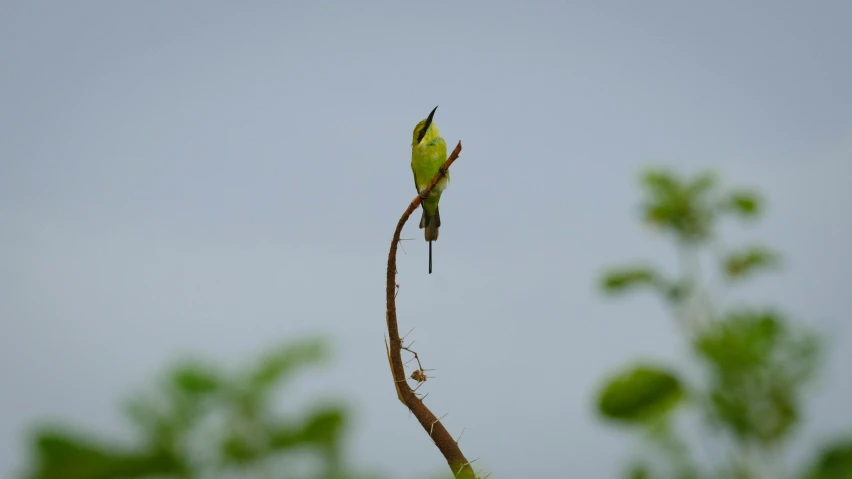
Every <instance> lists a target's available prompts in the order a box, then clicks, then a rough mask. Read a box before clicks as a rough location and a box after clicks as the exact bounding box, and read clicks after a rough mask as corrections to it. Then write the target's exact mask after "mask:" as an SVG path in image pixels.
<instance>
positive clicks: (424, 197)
mask: <svg viewBox="0 0 852 479" xmlns="http://www.w3.org/2000/svg"><path fill="white" fill-rule="evenodd" d="M419 196H420V202H421V203H422V202H424V201H426V198H428V197H429V195H427V194H426V191H421V192H420V195H419Z"/></svg>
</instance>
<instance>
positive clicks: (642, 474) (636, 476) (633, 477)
mask: <svg viewBox="0 0 852 479" xmlns="http://www.w3.org/2000/svg"><path fill="white" fill-rule="evenodd" d="M627 478H628V479H650V478H651V473H650V472H649V470H648V466H647V465H645V464H636V465H634V466H633V467H631V468H630V469H629V470H628V471H627Z"/></svg>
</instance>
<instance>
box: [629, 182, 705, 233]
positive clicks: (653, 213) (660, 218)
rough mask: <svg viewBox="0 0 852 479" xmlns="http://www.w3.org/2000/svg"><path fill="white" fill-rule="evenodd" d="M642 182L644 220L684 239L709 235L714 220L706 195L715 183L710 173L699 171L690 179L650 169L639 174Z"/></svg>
mask: <svg viewBox="0 0 852 479" xmlns="http://www.w3.org/2000/svg"><path fill="white" fill-rule="evenodd" d="M642 184H643V186H644V187H645V189H646V197H645V199H644V200H643V202H642V210H643V216H644V218H645V221H647V222H648V223H650V224H652V225H654V226H656V227H658V228H660V229H661V230H667V231H669V232H671V233H674V234H675V236H676V237H677V238H678V239H680V240H681V241H685V242H691V243H695V242H700V241H703V240H705V239H707V238H708V237H709V236H710V234H711V232H712V228H713V221H714V211H713V208H711V207H710V204H711V203H710V201H709V199H708V193H709V192H710V190H711V189H712V187H713V186H714V184H715V176H714V175H713V174H712V173H709V172H705V173H701V174H699V175H697V177H696V178H695V179H694V180H691V181H690V180H680V179H678V178H677V177H676V176H675V175H674V174H673V173H669V172H666V171H661V170H652V171H648V172H646V173H645V174H644V175H643V176H642Z"/></svg>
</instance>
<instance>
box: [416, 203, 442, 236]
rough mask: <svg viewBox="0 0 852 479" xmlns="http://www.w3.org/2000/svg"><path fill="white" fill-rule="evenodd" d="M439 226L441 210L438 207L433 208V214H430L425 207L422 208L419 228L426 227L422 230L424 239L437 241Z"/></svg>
mask: <svg viewBox="0 0 852 479" xmlns="http://www.w3.org/2000/svg"><path fill="white" fill-rule="evenodd" d="M440 227H441V212H440V210H438V208H437V207H436V208H435V214H434V215H430V214H429V213H427V212H426V209H425V208H424V209H423V216H421V217H420V229H424V228H425V229H426V231H424V232H423V236H424V237H425V238H426V241H437V240H438V228H440Z"/></svg>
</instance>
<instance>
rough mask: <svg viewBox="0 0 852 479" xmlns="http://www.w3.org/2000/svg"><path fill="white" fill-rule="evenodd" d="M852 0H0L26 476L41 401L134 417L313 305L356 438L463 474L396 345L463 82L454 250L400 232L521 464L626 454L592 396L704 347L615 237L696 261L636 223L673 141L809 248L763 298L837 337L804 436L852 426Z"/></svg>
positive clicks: (420, 323)
mask: <svg viewBox="0 0 852 479" xmlns="http://www.w3.org/2000/svg"><path fill="white" fill-rule="evenodd" d="M850 22H852V4H850V3H849V2H846V1H835V2H831V1H822V2H812V3H811V2H804V1H801V2H772V3H769V2H733V1H726V2H713V3H709V2H642V4H641V5H640V4H639V3H637V2H628V1H624V2H593V3H592V2H589V3H586V4H582V3H581V2H536V3H528V2H523V3H522V2H501V1H491V2H466V3H465V4H461V3H460V2H440V1H438V2H429V3H428V4H422V3H420V4H418V3H413V2H408V3H406V4H403V3H401V2H372V1H361V2H327V3H322V2H271V1H266V2H264V1H256V2H221V1H203V2H202V1H189V0H186V1H180V2H173V1H164V0H155V1H146V2H142V1H137V2H106V1H99V2H98V1H88V2H58V1H54V2H50V1H42V2H36V1H9V0H6V1H3V2H2V3H0V65H2V75H0V105H2V109H0V162H2V163H0V268H2V269H0V363H2V365H3V367H2V373H0V403H2V407H0V474H2V475H3V476H4V477H5V475H6V473H7V471H12V470H13V469H15V468H17V467H19V466H21V465H22V464H23V459H24V457H23V454H24V450H23V449H22V445H23V443H22V436H21V433H22V431H23V430H24V428H25V427H26V426H27V425H28V424H30V423H31V421H33V420H35V419H37V418H59V419H63V420H67V421H69V422H74V423H78V424H83V425H87V426H90V427H92V428H95V429H99V430H103V431H106V432H115V433H120V432H122V431H125V430H126V428H125V424H124V423H123V422H122V419H121V416H120V413H119V410H118V408H117V406H118V403H119V401H120V400H121V399H124V398H126V397H127V396H128V395H129V394H131V393H132V391H133V390H134V389H136V388H139V387H142V386H145V385H146V384H147V382H148V381H150V380H151V379H152V375H154V374H155V373H157V372H158V371H160V370H161V367H162V366H163V365H164V364H165V363H166V361H168V360H170V359H173V358H175V357H177V356H178V355H180V354H181V353H184V352H198V353H203V354H209V355H211V356H213V357H216V358H219V359H221V360H223V361H238V360H247V359H250V358H251V357H252V355H253V353H255V352H257V351H258V350H259V349H261V348H263V347H268V346H271V345H272V344H274V342H275V339H277V338H281V339H283V338H295V337H298V335H299V334H301V333H306V332H323V333H327V334H329V335H330V337H331V338H332V339H333V340H334V344H336V345H337V346H338V347H339V350H338V352H337V355H336V358H335V359H336V361H335V363H334V367H333V368H332V369H330V370H328V371H326V372H324V373H323V374H320V375H316V376H314V377H311V378H304V381H300V383H299V385H300V387H301V388H302V389H301V391H302V392H301V393H300V395H307V394H308V393H307V392H306V391H309V392H322V391H329V392H331V393H333V394H341V395H346V397H348V398H349V399H351V400H352V402H353V407H354V410H355V412H356V413H357V416H356V423H355V424H354V431H353V437H352V441H351V444H352V448H353V450H352V455H353V457H355V458H356V461H357V462H358V463H359V464H362V465H364V466H366V467H368V468H377V469H379V470H380V471H384V472H385V473H387V474H395V475H397V476H398V477H412V478H415V477H425V476H424V475H425V474H431V473H434V472H443V470H444V469H443V468H444V467H445V466H444V462H443V460H442V459H441V458H440V456H439V455H438V452H437V451H436V450H435V449H434V448H433V447H432V446H431V443H430V441H429V439H428V438H427V437H426V435H425V434H424V433H423V431H422V430H421V429H420V428H419V426H418V425H417V423H416V421H415V420H414V419H412V418H409V417H408V413H407V412H406V411H405V410H404V408H403V406H402V405H400V404H399V403H398V401H397V399H396V396H395V395H394V393H393V388H392V384H391V379H390V372H389V370H388V366H387V360H386V358H385V350H384V346H383V345H382V341H383V340H382V337H383V333H384V328H385V320H384V304H383V298H384V268H385V259H386V255H387V248H388V244H389V240H390V235H391V233H392V229H393V226H394V224H395V223H396V221H397V218H398V216H399V214H400V213H401V212H402V210H403V209H404V207H405V205H406V204H407V202H408V201H409V200H410V199H411V198H412V197H413V195H414V187H413V181H412V177H411V171H410V167H409V159H410V141H411V136H410V135H411V130H412V128H413V126H414V124H415V123H416V122H417V121H418V120H420V119H421V118H423V117H424V116H425V115H426V114H427V113H428V112H429V110H431V109H432V107H434V106H435V105H440V108H438V111H437V114H436V122H437V124H438V126H439V127H440V129H441V132H442V134H443V136H444V137H445V138H446V139H447V142H448V143H450V144H451V145H454V144H455V143H456V141H458V140H462V141H463V143H464V152H463V154H462V157H461V159H460V160H459V161H458V162H457V163H456V164H455V165H454V167H453V180H452V183H451V184H450V186H449V188H448V190H447V191H446V193H445V195H444V198H443V200H442V206H441V217H442V222H443V226H442V229H441V239H440V241H439V242H437V243H436V244H435V272H434V274H432V275H431V276H430V275H427V274H426V266H427V264H426V251H427V250H426V245H425V243H423V242H422V241H414V242H409V243H407V244H406V245H405V249H406V251H407V253H408V254H407V255H405V256H401V259H400V265H399V283H400V285H401V291H400V294H399V302H398V306H399V313H400V321H401V328H402V329H403V330H407V329H409V328H410V327H412V326H416V328H417V329H416V331H415V334H414V336H415V337H416V340H417V346H418V347H419V351H420V353H421V354H422V356H423V357H424V359H425V361H426V364H427V367H434V368H438V371H437V373H436V374H437V375H438V376H439V378H437V379H436V380H434V382H432V381H430V383H429V384H428V386H427V387H428V388H429V391H430V400H429V401H431V402H430V405H431V406H432V407H433V408H434V410H435V412H436V413H438V414H443V413H445V412H450V415H449V416H448V417H447V418H446V420H445V423H446V424H447V426H448V427H449V429H450V430H451V431H454V432H456V433H458V432H460V431H461V429H462V428H463V427H464V428H465V429H466V432H465V433H464V438H463V441H462V445H463V449H464V451H465V452H466V454H468V455H469V456H470V457H480V460H479V463H481V464H482V465H483V466H484V467H486V468H487V469H488V470H490V471H494V476H492V477H497V478H500V477H504V478H509V477H529V476H530V475H531V474H533V473H536V472H541V473H556V472H557V471H564V474H565V476H566V477H567V476H571V477H613V476H614V475H615V474H616V473H617V472H618V471H620V470H621V468H622V466H623V461H622V459H624V458H626V457H627V454H628V453H629V451H630V450H631V448H632V446H633V445H634V443H633V442H631V440H630V439H629V438H628V437H627V436H624V435H622V434H621V433H620V431H619V430H617V429H615V428H611V427H607V426H605V425H602V424H600V423H599V422H598V421H597V420H596V419H595V417H594V416H593V414H592V409H591V401H592V394H593V392H594V390H595V387H596V386H597V385H598V384H599V381H600V380H601V379H602V376H603V375H604V374H606V373H608V372H610V371H612V370H613V368H617V367H620V366H622V365H623V364H625V363H627V362H629V361H630V360H632V359H635V358H652V359H658V360H661V361H665V360H671V361H674V360H676V359H677V358H679V357H681V356H682V354H683V351H682V348H681V346H680V344H681V343H679V342H678V337H677V336H676V329H675V328H674V327H673V325H672V323H671V321H670V320H669V318H668V317H667V316H666V315H665V314H664V313H663V311H662V309H661V308H660V306H659V304H658V303H657V302H656V301H654V300H653V299H652V298H646V297H635V298H630V299H626V300H624V301H618V302H608V301H605V300H604V299H603V298H601V296H600V295H599V294H598V293H597V291H596V290H595V283H596V281H595V280H596V277H597V274H598V273H599V272H600V270H601V268H603V267H605V266H607V265H611V264H614V263H620V262H623V261H629V260H632V259H642V258H656V259H657V260H658V261H662V262H664V263H666V264H671V259H670V257H669V256H667V255H669V251H670V250H669V249H668V248H667V245H666V244H665V243H664V242H663V241H662V240H661V239H658V238H656V237H655V236H653V235H651V234H650V233H648V232H646V231H643V230H642V229H641V228H640V227H639V225H638V222H637V221H636V215H635V213H636V209H635V208H636V204H637V201H638V198H639V196H638V193H639V192H638V189H637V187H636V176H637V172H638V171H639V169H640V168H641V167H642V166H643V165H647V164H651V163H654V164H668V165H673V166H676V167H678V168H680V169H682V170H683V171H695V170H696V169H698V168H700V167H714V168H717V169H718V170H719V171H720V172H721V173H722V174H723V175H724V178H725V180H726V181H728V182H730V183H732V184H744V185H751V186H756V187H758V188H760V189H761V190H762V191H763V192H764V193H765V194H766V195H767V196H768V197H769V199H770V205H769V209H768V217H767V219H766V221H765V222H763V223H762V224H761V226H759V227H757V228H750V229H746V230H742V229H732V236H731V237H729V240H730V241H732V242H733V241H735V240H736V241H739V240H752V239H753V240H768V241H771V242H772V243H773V244H774V245H775V246H776V247H777V248H778V249H780V250H781V251H782V252H783V253H785V254H786V257H787V261H786V263H785V268H784V270H783V274H781V275H776V276H772V277H767V278H762V279H760V280H758V281H757V282H755V283H754V285H753V286H752V287H751V288H750V289H749V291H750V292H751V293H753V294H752V296H750V297H749V299H750V300H751V301H753V302H754V303H755V304H758V305H760V304H764V303H767V302H768V303H771V304H779V305H781V306H783V307H784V308H786V310H787V311H789V312H790V313H791V315H794V316H796V317H798V318H801V319H806V320H808V321H811V322H814V323H815V324H817V325H818V326H819V327H820V328H822V330H823V331H824V332H825V333H826V334H830V335H831V336H832V341H833V347H834V349H833V353H832V357H831V360H832V362H831V368H830V371H829V376H828V377H826V378H825V379H824V380H823V382H822V383H821V385H820V388H821V392H820V395H819V396H818V398H817V399H816V400H815V401H814V402H813V403H812V404H811V405H810V407H809V409H808V421H807V424H806V426H805V428H806V432H805V436H804V438H805V439H806V440H807V441H814V440H816V439H817V438H822V437H830V436H831V435H832V434H834V433H837V432H839V431H849V430H850V428H852V418H849V416H848V414H844V415H841V414H840V413H841V412H845V411H847V410H848V404H852V384H851V383H852V381H850V377H849V374H848V371H844V365H846V364H850V363H852V327H850V326H849V323H848V317H849V311H850V310H852V295H850V294H849V291H848V286H847V283H848V274H849V268H850V265H852V252H850V249H849V238H850V235H852V214H850V213H849V210H848V209H849V208H850V207H852V193H850V190H849V188H848V183H849V178H850V177H852V81H850V79H852V57H850V53H849V45H852V30H850V28H849V25H850ZM405 235H406V236H409V237H417V238H422V232H421V231H420V230H418V229H417V227H416V220H415V221H414V222H412V223H409V225H408V226H407V227H406V230H405ZM506 411H510V414H508V415H507V414H506ZM801 450H802V449H799V451H801ZM614 458H615V459H614ZM531 464H532V466H531Z"/></svg>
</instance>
